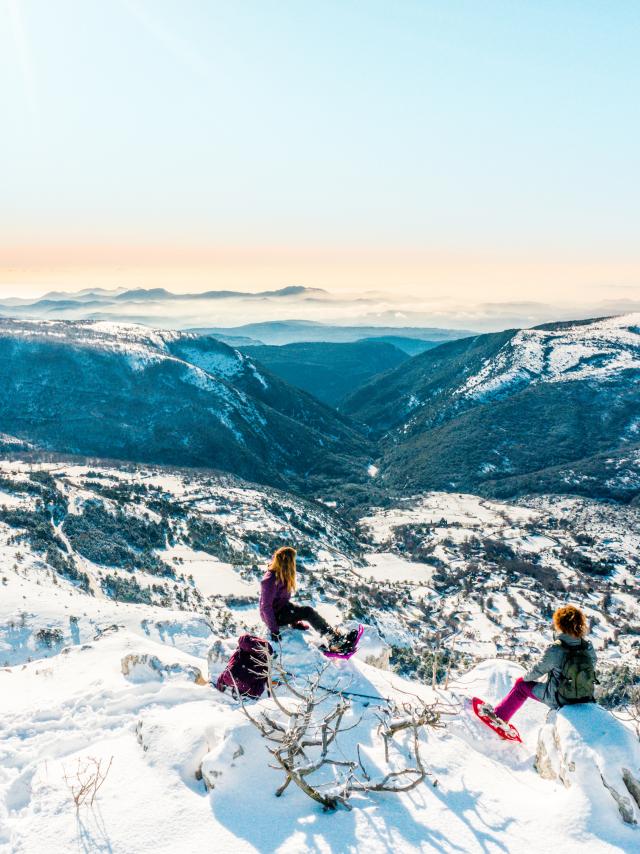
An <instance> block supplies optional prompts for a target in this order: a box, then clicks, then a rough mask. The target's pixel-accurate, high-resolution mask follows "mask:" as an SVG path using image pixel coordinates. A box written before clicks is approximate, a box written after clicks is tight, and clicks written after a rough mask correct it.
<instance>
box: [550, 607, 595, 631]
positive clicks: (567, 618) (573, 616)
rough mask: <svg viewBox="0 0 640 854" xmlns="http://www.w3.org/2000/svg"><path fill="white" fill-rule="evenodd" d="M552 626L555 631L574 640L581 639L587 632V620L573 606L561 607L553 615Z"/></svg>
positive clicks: (578, 609)
mask: <svg viewBox="0 0 640 854" xmlns="http://www.w3.org/2000/svg"><path fill="white" fill-rule="evenodd" d="M553 625H554V626H555V628H556V629H557V631H559V632H562V634H565V635H571V637H574V638H583V637H584V636H585V635H586V633H587V631H588V628H589V627H588V625H587V618H586V617H585V615H584V613H583V612H582V611H581V610H580V608H577V607H576V606H575V605H563V606H562V607H561V608H558V610H557V611H556V612H555V614H554V615H553Z"/></svg>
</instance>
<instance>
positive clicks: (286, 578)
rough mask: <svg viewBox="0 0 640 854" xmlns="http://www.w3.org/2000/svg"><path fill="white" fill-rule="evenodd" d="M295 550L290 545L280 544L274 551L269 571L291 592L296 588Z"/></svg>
mask: <svg viewBox="0 0 640 854" xmlns="http://www.w3.org/2000/svg"><path fill="white" fill-rule="evenodd" d="M296 554H297V552H296V550H295V549H294V548H293V547H292V546H282V548H280V549H278V550H277V551H276V552H274V555H273V559H272V561H271V567H270V568H271V572H273V574H274V575H275V577H276V578H277V579H278V581H279V582H280V584H284V585H285V587H286V588H287V590H288V591H289V592H290V593H292V592H293V591H294V590H295V589H296Z"/></svg>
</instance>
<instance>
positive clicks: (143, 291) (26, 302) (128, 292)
mask: <svg viewBox="0 0 640 854" xmlns="http://www.w3.org/2000/svg"><path fill="white" fill-rule="evenodd" d="M326 294H327V291H324V290H322V289H321V288H307V287H304V286H303V285H289V286H288V287H284V288H278V289H277V290H267V291H228V290H221V291H214V290H209V291H199V292H195V293H174V292H173V291H169V290H167V289H166V288H113V289H106V288H85V289H83V290H81V291H50V292H49V293H46V294H44V296H42V297H37V298H34V299H21V298H15V297H13V298H10V299H6V300H2V299H0V308H2V307H3V306H4V307H10V308H12V309H18V310H24V311H36V310H37V309H38V308H42V307H49V306H55V305H67V306H70V305H74V304H75V303H81V304H83V305H86V304H87V303H88V302H93V303H95V304H96V305H98V304H100V303H109V302H112V301H114V302H137V301H140V300H143V301H146V300H158V299H159V300H209V299H231V298H234V297H236V298H243V299H252V298H255V299H263V298H264V297H276V298H277V297H297V296H316V297H317V296H321V295H326Z"/></svg>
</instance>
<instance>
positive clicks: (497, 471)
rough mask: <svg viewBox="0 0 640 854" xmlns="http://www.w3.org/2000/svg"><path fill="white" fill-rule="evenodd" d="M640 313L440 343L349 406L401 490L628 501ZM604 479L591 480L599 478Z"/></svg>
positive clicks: (639, 417)
mask: <svg viewBox="0 0 640 854" xmlns="http://www.w3.org/2000/svg"><path fill="white" fill-rule="evenodd" d="M639 377H640V315H638V314H631V315H625V316H621V317H614V318H605V319H602V320H594V321H581V322H573V323H558V324H549V325H546V326H542V327H538V328H534V329H524V330H513V331H507V332H501V333H495V334H491V335H481V336H476V337H473V338H467V339H463V340H462V341H456V342H451V343H448V344H443V345H441V346H440V347H437V348H436V349H434V350H430V351H428V352H426V353H424V354H422V355H420V356H417V357H415V358H414V359H412V360H411V361H410V362H407V363H405V364H404V365H401V366H400V367H399V368H397V369H396V370H395V371H392V372H391V373H389V374H387V375H385V376H383V377H380V378H376V379H374V380H373V381H372V382H371V383H370V384H369V385H366V386H364V387H363V388H361V389H360V390H359V391H357V392H356V393H355V394H354V395H353V396H352V397H351V398H350V399H348V400H347V401H346V403H345V404H344V406H343V409H344V411H345V412H347V413H348V414H350V415H351V416H352V417H354V418H356V419H359V420H360V421H362V422H364V423H366V424H367V425H368V427H369V429H370V430H371V431H372V434H373V435H375V436H378V437H380V438H381V440H382V456H381V461H380V463H379V464H378V467H379V469H380V477H381V479H382V480H383V481H385V482H386V483H387V485H389V486H393V487H395V488H401V489H410V490H415V489H422V488H439V489H465V490H472V491H476V490H478V489H482V491H483V492H485V493H486V494H493V495H498V496H500V495H502V496H508V495H513V494H522V493H526V492H531V491H542V492H551V491H553V492H577V493H582V494H587V495H589V494H591V495H596V496H600V497H604V496H610V497H614V498H617V499H622V500H631V499H632V498H633V497H634V496H635V495H637V494H638V490H639V487H640V468H639V465H638V463H639V441H640V434H639V432H638V431H639V429H640V428H639V425H640V395H639V394H638V380H639ZM596 469H598V472H597V476H595V477H594V470H596Z"/></svg>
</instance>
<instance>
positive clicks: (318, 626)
mask: <svg viewBox="0 0 640 854" xmlns="http://www.w3.org/2000/svg"><path fill="white" fill-rule="evenodd" d="M295 589H296V550H295V549H294V548H292V547H291V546H283V547H282V548H280V549H278V550H277V551H276V552H275V554H274V555H273V559H272V561H271V565H270V567H269V569H268V570H267V571H266V572H265V574H264V577H263V579H262V584H261V588H260V616H261V617H262V619H263V621H264V623H265V625H266V626H267V628H268V629H269V631H270V632H271V639H272V640H279V639H280V629H281V627H282V626H293V628H296V629H306V628H307V626H306V625H305V624H304V622H303V621H306V622H308V623H309V624H310V625H311V626H312V627H313V628H314V629H315V630H316V631H317V632H319V633H320V634H321V635H325V636H326V639H327V642H328V646H329V647H330V648H332V649H333V648H335V647H336V645H338V644H340V643H341V642H342V641H343V640H344V638H343V636H342V634H341V633H340V632H339V631H337V630H336V629H333V628H332V627H331V626H330V625H329V623H327V621H326V620H325V619H324V618H323V617H321V616H320V614H318V612H317V611H316V610H315V609H314V608H312V607H311V606H310V605H298V604H296V603H295V602H292V601H291V595H292V593H293V591H294V590H295Z"/></svg>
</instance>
